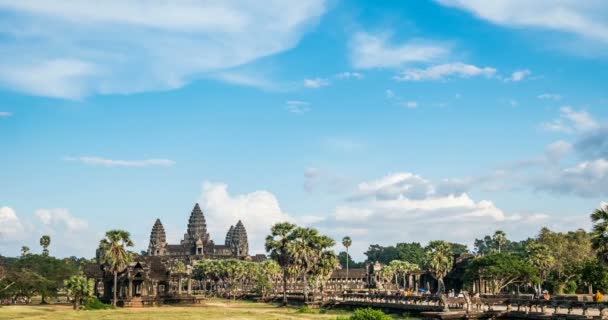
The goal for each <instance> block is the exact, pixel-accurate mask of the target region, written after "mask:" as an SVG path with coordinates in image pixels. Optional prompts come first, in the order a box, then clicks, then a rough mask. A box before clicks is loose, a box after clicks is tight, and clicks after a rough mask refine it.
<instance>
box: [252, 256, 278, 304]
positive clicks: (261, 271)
mask: <svg viewBox="0 0 608 320" xmlns="http://www.w3.org/2000/svg"><path fill="white" fill-rule="evenodd" d="M280 278H281V266H279V264H278V263H277V262H276V261H274V260H272V259H268V260H265V261H263V262H262V263H260V264H259V268H258V269H257V273H256V288H257V291H258V293H260V294H261V296H262V298H266V297H267V295H268V292H269V291H270V290H272V289H273V288H274V286H275V284H276V283H277V282H278V281H279V280H280Z"/></svg>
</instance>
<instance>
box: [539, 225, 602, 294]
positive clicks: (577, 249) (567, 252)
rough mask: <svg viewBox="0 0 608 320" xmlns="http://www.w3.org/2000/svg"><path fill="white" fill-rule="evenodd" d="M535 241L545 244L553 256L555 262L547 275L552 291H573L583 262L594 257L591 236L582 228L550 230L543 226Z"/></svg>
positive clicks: (583, 264)
mask: <svg viewBox="0 0 608 320" xmlns="http://www.w3.org/2000/svg"><path fill="white" fill-rule="evenodd" d="M537 241H538V242H539V243H540V244H543V245H546V246H547V247H548V248H549V251H550V252H551V254H552V255H553V256H554V257H555V264H554V266H553V268H552V269H551V273H550V275H549V284H551V285H552V286H553V287H554V291H555V292H556V293H558V294H561V293H564V292H565V290H566V289H567V288H568V289H569V290H568V291H569V292H574V291H575V290H576V280H577V279H578V278H579V277H580V275H581V272H582V269H583V268H584V266H585V264H586V263H587V262H588V261H590V260H593V259H594V258H595V255H594V251H593V249H592V244H591V236H590V235H589V234H588V233H587V232H585V230H583V229H579V230H576V231H569V232H552V231H551V230H549V229H547V228H543V229H541V231H540V234H539V236H538V239H537ZM573 281H574V282H573Z"/></svg>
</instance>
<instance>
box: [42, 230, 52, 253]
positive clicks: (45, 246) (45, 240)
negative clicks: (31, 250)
mask: <svg viewBox="0 0 608 320" xmlns="http://www.w3.org/2000/svg"><path fill="white" fill-rule="evenodd" d="M40 245H41V246H42V255H43V256H48V255H49V246H50V245H51V237H50V236H49V235H46V234H45V235H43V236H42V237H40Z"/></svg>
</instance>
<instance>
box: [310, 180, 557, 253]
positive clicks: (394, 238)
mask: <svg viewBox="0 0 608 320" xmlns="http://www.w3.org/2000/svg"><path fill="white" fill-rule="evenodd" d="M458 183H459V184H460V183H465V184H469V183H470V182H469V181H466V182H465V181H458ZM442 184H444V183H442ZM448 189H449V188H448ZM448 189H445V188H443V187H442V186H440V185H435V184H434V183H432V182H431V181H429V180H427V179H425V178H423V177H421V176H419V175H416V174H413V173H409V172H399V173H395V174H390V175H387V176H385V177H382V178H379V179H377V180H371V181H364V182H361V183H360V184H359V185H358V187H357V190H356V191H355V192H354V194H353V195H352V196H351V197H350V201H349V202H348V203H346V204H339V205H337V206H336V207H335V209H334V212H333V214H332V216H331V217H330V218H328V219H327V220H325V221H322V222H320V223H317V224H316V225H315V227H318V228H319V230H323V231H324V232H327V233H329V234H330V235H331V236H333V237H334V238H336V239H340V238H341V237H343V236H345V235H356V240H357V244H356V245H355V244H354V245H353V248H352V252H353V253H354V254H355V255H357V253H358V252H363V251H364V250H365V249H366V248H367V246H368V245H370V244H373V243H379V244H383V245H389V244H390V245H394V244H395V243H396V242H408V241H417V242H422V243H423V244H424V242H425V241H429V240H437V239H442V240H447V241H457V242H461V243H468V244H471V241H472V240H473V239H474V238H475V237H482V236H483V235H485V234H491V233H492V232H494V231H495V230H496V229H505V230H512V231H513V233H514V234H515V236H516V237H521V238H524V237H526V236H530V235H531V234H533V233H536V232H538V229H539V228H540V227H541V226H542V225H544V224H546V223H547V221H551V220H553V218H552V217H551V216H549V215H547V214H545V213H539V212H533V213H526V212H517V213H513V214H506V213H505V212H504V211H503V210H502V209H500V208H498V207H497V206H496V205H495V204H494V203H493V202H492V201H490V200H478V201H476V200H473V199H472V198H471V197H470V196H469V195H468V194H466V193H463V192H461V191H455V193H451V192H449V190H448ZM456 189H461V188H460V187H458V188H456ZM436 190H437V191H436Z"/></svg>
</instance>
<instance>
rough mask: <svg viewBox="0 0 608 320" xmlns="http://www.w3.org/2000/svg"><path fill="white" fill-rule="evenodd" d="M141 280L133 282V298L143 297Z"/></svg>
mask: <svg viewBox="0 0 608 320" xmlns="http://www.w3.org/2000/svg"><path fill="white" fill-rule="evenodd" d="M143 284H144V282H143V280H133V292H132V296H133V297H141V296H142V295H143Z"/></svg>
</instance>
